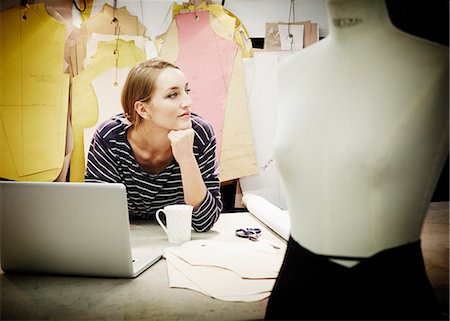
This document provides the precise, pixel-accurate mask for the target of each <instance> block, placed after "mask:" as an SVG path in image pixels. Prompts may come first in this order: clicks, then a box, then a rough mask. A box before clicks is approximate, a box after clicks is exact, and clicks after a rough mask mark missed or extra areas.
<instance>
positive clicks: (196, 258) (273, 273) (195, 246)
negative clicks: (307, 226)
mask: <svg viewBox="0 0 450 321" xmlns="http://www.w3.org/2000/svg"><path fill="white" fill-rule="evenodd" d="M279 246H280V249H279V250H276V249H274V248H273V247H272V246H270V245H268V244H266V243H261V242H257V241H256V242H253V241H249V242H247V243H232V242H221V241H212V240H194V241H189V242H185V243H184V244H183V245H182V246H180V247H173V248H169V249H167V251H168V252H170V253H171V254H174V255H176V256H178V257H180V258H181V259H183V260H184V261H186V262H187V263H189V264H191V265H194V266H216V267H220V268H224V269H227V270H230V271H233V272H235V273H236V274H238V275H239V276H240V277H241V278H245V279H264V278H276V277H277V275H278V271H279V270H280V267H281V263H282V261H283V258H284V253H285V251H284V249H285V244H279Z"/></svg>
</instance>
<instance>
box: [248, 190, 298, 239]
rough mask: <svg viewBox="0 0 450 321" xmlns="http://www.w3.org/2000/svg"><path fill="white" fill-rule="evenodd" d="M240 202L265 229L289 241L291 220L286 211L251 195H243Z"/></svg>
mask: <svg viewBox="0 0 450 321" xmlns="http://www.w3.org/2000/svg"><path fill="white" fill-rule="evenodd" d="M242 202H243V203H244V205H245V207H246V208H247V209H248V211H249V212H250V213H252V214H253V215H255V216H256V218H258V219H259V220H260V221H262V222H263V223H264V224H266V225H267V227H269V228H270V229H271V230H273V231H274V232H275V233H277V234H278V235H279V236H281V237H282V238H284V239H285V240H286V241H287V240H288V239H289V235H290V230H291V220H290V217H289V212H288V211H287V210H282V209H280V208H279V207H277V206H275V205H273V204H272V203H270V202H269V201H267V200H266V199H265V198H263V197H261V196H258V195H255V194H251V193H246V194H244V195H243V196H242Z"/></svg>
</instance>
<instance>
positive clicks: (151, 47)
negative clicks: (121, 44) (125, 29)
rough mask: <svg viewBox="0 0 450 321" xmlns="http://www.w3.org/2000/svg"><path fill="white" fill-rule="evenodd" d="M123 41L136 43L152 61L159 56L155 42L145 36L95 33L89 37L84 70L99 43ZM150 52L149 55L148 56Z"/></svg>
mask: <svg viewBox="0 0 450 321" xmlns="http://www.w3.org/2000/svg"><path fill="white" fill-rule="evenodd" d="M117 39H122V40H124V41H134V44H135V45H136V47H138V48H139V49H141V50H142V51H144V52H146V58H147V59H152V58H155V57H156V56H157V52H156V47H155V44H154V43H153V41H151V40H150V39H148V38H145V37H143V36H130V35H119V36H115V35H105V34H99V33H93V34H91V35H89V36H88V37H87V42H86V57H85V59H84V64H83V66H84V68H86V66H87V65H89V63H90V61H91V57H92V56H93V55H94V54H95V52H96V51H97V44H98V42H99V41H112V40H117ZM147 51H148V54H147Z"/></svg>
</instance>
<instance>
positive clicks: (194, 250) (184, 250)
mask: <svg viewBox="0 0 450 321" xmlns="http://www.w3.org/2000/svg"><path fill="white" fill-rule="evenodd" d="M282 246H283V247H284V249H283V250H278V251H279V253H276V251H277V250H274V249H273V248H272V247H270V246H268V245H266V244H262V243H249V244H245V245H244V244H243V243H233V242H219V241H210V240H196V241H189V242H186V243H184V244H183V245H182V246H181V247H171V248H166V250H165V251H164V257H165V259H166V260H167V271H168V274H169V283H170V286H171V287H180V288H187V289H191V290H194V291H198V292H201V293H203V294H205V295H209V296H211V297H213V298H216V299H219V300H223V301H242V302H251V301H258V300H262V299H265V298H267V297H268V296H269V295H270V292H271V291H272V288H273V285H274V284H275V280H276V277H277V275H278V271H279V269H280V266H281V264H282V261H283V258H284V253H285V246H286V245H285V244H284V245H282ZM203 248H205V249H203ZM242 248H244V250H242ZM262 253H265V254H262ZM243 258H247V259H246V260H245V262H242V260H243ZM252 259H253V260H254V261H255V262H254V263H250V264H249V262H248V261H250V260H252ZM192 262H194V263H195V264H193V263H192ZM258 263H259V264H262V265H265V271H264V268H258V267H257V266H256V265H257V264H258ZM244 265H247V266H248V267H244ZM270 266H272V267H270ZM252 268H253V270H254V271H251V269H252ZM273 269H275V270H276V271H272V270H273ZM236 271H238V273H237V272H236ZM274 272H275V273H274ZM240 274H244V275H247V276H252V277H255V276H256V277H257V278H244V277H242V276H241V275H240Z"/></svg>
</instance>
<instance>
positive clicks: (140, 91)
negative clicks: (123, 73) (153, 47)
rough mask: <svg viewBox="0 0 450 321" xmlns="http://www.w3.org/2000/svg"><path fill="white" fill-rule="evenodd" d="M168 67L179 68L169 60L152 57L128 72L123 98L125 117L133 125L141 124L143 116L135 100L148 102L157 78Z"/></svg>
mask: <svg viewBox="0 0 450 321" xmlns="http://www.w3.org/2000/svg"><path fill="white" fill-rule="evenodd" d="M167 68H176V69H179V68H178V67H177V66H175V65H174V64H172V63H170V62H168V61H165V60H161V59H150V60H146V61H143V62H141V63H139V64H137V65H136V66H134V67H133V68H132V69H131V70H130V72H129V73H128V77H127V80H126V81H125V84H124V85H123V88H122V99H121V100H122V108H123V112H124V114H125V117H126V118H127V119H128V120H129V121H130V122H131V123H132V124H133V126H135V127H137V126H139V123H140V120H141V116H140V115H139V114H138V113H137V112H136V110H135V109H134V104H135V102H137V101H141V102H147V101H150V100H151V99H152V95H153V93H154V91H155V86H156V79H157V78H158V76H159V74H160V73H161V72H162V71H163V70H165V69H167Z"/></svg>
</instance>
